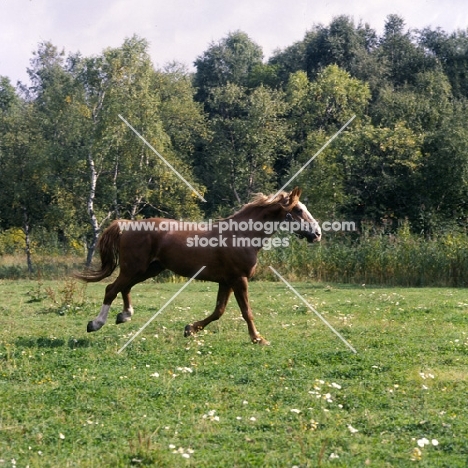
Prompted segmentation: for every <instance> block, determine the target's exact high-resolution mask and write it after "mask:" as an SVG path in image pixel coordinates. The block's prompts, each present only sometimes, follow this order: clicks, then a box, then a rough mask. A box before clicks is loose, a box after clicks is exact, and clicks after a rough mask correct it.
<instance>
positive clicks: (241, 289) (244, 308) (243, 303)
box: [232, 277, 270, 345]
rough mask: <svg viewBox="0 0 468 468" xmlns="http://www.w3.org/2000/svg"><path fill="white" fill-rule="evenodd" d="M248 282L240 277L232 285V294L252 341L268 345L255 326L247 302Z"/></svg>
mask: <svg viewBox="0 0 468 468" xmlns="http://www.w3.org/2000/svg"><path fill="white" fill-rule="evenodd" d="M248 284H249V283H248V281H247V278H246V277H242V278H239V279H238V280H236V282H235V283H233V285H232V289H233V290H234V295H235V296H236V300H237V303H238V304H239V308H240V310H241V312H242V317H244V320H245V321H246V322H247V327H248V329H249V335H250V339H251V340H252V343H258V344H261V345H269V344H270V343H269V342H268V341H267V340H265V338H263V336H262V335H260V333H258V331H257V329H256V328H255V324H254V321H253V315H252V309H251V308H250V304H249V296H248Z"/></svg>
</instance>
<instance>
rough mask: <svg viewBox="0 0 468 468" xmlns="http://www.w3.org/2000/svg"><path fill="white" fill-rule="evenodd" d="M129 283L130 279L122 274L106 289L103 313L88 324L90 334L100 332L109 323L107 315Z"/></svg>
mask: <svg viewBox="0 0 468 468" xmlns="http://www.w3.org/2000/svg"><path fill="white" fill-rule="evenodd" d="M129 282H130V281H129V279H128V278H127V277H125V276H123V275H122V273H121V274H120V275H119V276H118V277H117V279H116V280H115V281H114V282H113V283H111V284H109V285H108V286H107V287H106V293H105V295H104V301H103V304H102V307H101V311H100V312H99V315H98V316H97V317H96V318H95V319H94V320H91V321H90V322H88V328H87V330H88V332H94V331H98V330H99V329H100V328H102V327H103V326H104V324H105V323H106V321H107V315H108V314H109V310H110V307H111V304H112V301H113V300H114V299H115V298H116V297H117V294H118V293H119V292H121V291H123V290H124V289H125V288H128V284H129Z"/></svg>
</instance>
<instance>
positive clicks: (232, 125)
mask: <svg viewBox="0 0 468 468" xmlns="http://www.w3.org/2000/svg"><path fill="white" fill-rule="evenodd" d="M209 106H210V108H211V109H213V117H212V118H211V120H210V126H211V131H212V138H211V140H210V141H209V142H208V144H207V145H206V147H205V151H204V158H203V159H202V160H200V165H199V167H198V168H197V172H198V175H199V177H200V179H201V180H203V182H204V184H205V185H206V186H207V188H208V193H209V200H210V202H209V203H210V204H209V206H208V209H209V210H210V211H211V212H212V213H219V210H220V209H221V207H223V208H222V209H223V210H225V211H223V213H222V214H226V211H227V210H230V209H232V208H233V207H235V206H237V207H238V206H240V205H242V204H244V203H246V202H248V201H249V200H250V198H251V196H252V194H254V193H255V192H266V193H268V192H270V191H271V190H273V188H274V187H275V184H276V178H275V170H274V165H275V161H276V158H277V157H278V152H281V151H282V145H285V144H286V130H287V126H286V122H285V121H284V118H283V115H284V113H285V110H286V105H285V103H284V100H283V99H282V95H281V93H280V92H277V91H272V90H270V89H268V88H264V87H259V88H257V89H255V90H253V91H252V92H247V90H246V89H245V88H243V87H240V86H238V85H236V84H233V83H230V84H228V85H226V86H223V87H218V88H216V89H215V90H213V92H212V95H211V99H210V102H209Z"/></svg>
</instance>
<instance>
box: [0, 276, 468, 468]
mask: <svg viewBox="0 0 468 468" xmlns="http://www.w3.org/2000/svg"><path fill="white" fill-rule="evenodd" d="M181 285H182V283H178V284H177V283H176V284H170V283H155V282H147V283H144V284H142V285H138V286H136V287H135V288H134V291H133V300H134V307H135V316H134V319H133V321H132V322H129V323H126V324H123V325H119V326H116V325H114V318H115V314H116V313H117V312H118V311H120V308H121V302H120V301H119V300H116V301H115V303H114V306H113V309H112V313H111V317H110V319H111V320H110V322H108V324H107V325H106V326H105V327H104V328H103V329H102V330H100V331H99V332H97V333H94V334H86V331H85V330H86V324H87V322H88V320H90V319H92V318H94V317H95V316H96V314H97V313H98V311H99V307H100V304H101V301H102V297H103V293H104V287H105V285H104V284H94V285H88V286H87V287H86V289H84V288H83V286H82V285H80V284H78V283H75V282H73V281H70V280H68V281H66V280H64V281H44V282H37V281H25V280H21V281H6V280H4V281H1V282H0V288H1V291H2V296H3V297H2V302H1V303H0V310H1V316H2V318H3V324H2V327H1V331H0V339H1V344H0V366H1V367H0V398H1V402H2V403H1V413H0V467H3V466H5V467H26V466H29V467H31V468H32V467H40V468H43V467H80V468H81V467H84V468H86V467H107V466H108V467H129V466H141V467H146V466H155V467H184V466H196V467H229V468H232V467H241V468H244V467H294V466H296V467H318V466H323V467H325V466H327V467H328V466H330V467H364V466H375V467H406V466H421V467H447V468H448V467H450V468H454V467H466V466H468V405H467V400H468V398H467V397H468V382H467V376H468V295H467V292H466V290H463V289H445V288H444V289H442V288H441V289H402V288H398V289H397V288H393V289H385V288H373V287H370V286H365V287H363V286H360V287H357V286H356V287H351V286H339V285H326V284H306V283H295V284H294V285H295V287H296V288H297V290H298V291H299V292H300V293H301V294H303V295H304V297H305V298H306V299H307V300H308V301H309V302H310V303H311V304H312V305H313V306H315V307H316V308H317V310H318V311H319V312H321V313H322V314H323V316H324V317H325V318H326V319H327V320H328V321H329V322H330V323H331V324H332V325H333V326H334V327H335V328H336V329H337V330H338V331H339V332H340V333H341V334H342V335H343V336H344V337H345V338H346V339H347V340H348V341H349V342H350V343H351V344H352V345H353V346H354V347H355V348H356V349H357V351H358V353H357V354H353V353H352V352H350V350H349V349H348V348H346V346H345V345H344V344H343V343H342V342H341V341H340V340H339V339H338V338H337V337H336V336H335V335H334V334H333V333H331V331H330V330H329V329H328V328H326V327H325V325H324V324H323V323H322V322H321V321H320V320H319V319H318V318H317V317H316V316H315V315H314V314H313V313H312V312H311V311H310V310H308V309H307V308H306V307H305V306H304V305H303V304H302V303H301V302H300V301H299V300H298V298H297V297H295V296H294V295H293V294H292V293H290V292H289V291H288V290H287V288H286V286H285V285H284V284H282V283H269V282H252V283H251V301H252V306H253V309H254V315H255V318H256V324H257V328H258V329H259V331H260V332H261V333H262V334H263V335H264V336H265V337H266V338H267V339H269V340H270V341H271V345H270V346H265V347H261V346H257V345H253V344H250V342H249V339H248V334H247V330H246V326H245V323H244V322H243V320H242V319H241V317H240V312H239V311H238V309H237V305H236V304H235V301H234V300H233V299H231V302H230V304H229V307H228V309H227V311H226V313H225V315H224V316H223V318H222V319H221V320H220V321H219V322H217V323H213V324H212V325H211V326H210V327H209V328H208V329H207V330H205V331H204V332H202V333H201V334H200V335H198V336H196V337H191V338H184V337H183V328H184V326H185V325H186V324H187V323H190V322H192V321H193V320H194V319H200V318H202V317H203V316H205V315H206V314H208V313H209V312H211V310H212V309H213V307H214V302H215V297H216V285H214V284H210V283H200V282H194V283H192V284H191V285H190V286H189V287H188V288H187V289H186V290H185V291H184V292H183V293H182V294H181V295H180V296H178V297H177V298H176V300H175V301H174V302H173V303H172V304H171V305H170V306H169V307H168V308H167V309H166V310H165V311H164V312H163V313H162V314H161V315H159V316H158V317H157V318H156V319H155V320H154V322H152V323H151V324H150V325H149V326H148V327H147V328H146V329H145V330H144V332H143V333H142V334H141V335H140V336H138V338H137V339H135V340H134V341H133V342H132V343H131V344H130V345H129V346H128V347H127V348H126V349H125V350H124V351H123V352H122V353H121V354H117V351H118V350H119V349H120V348H121V347H122V346H123V345H124V344H125V343H126V342H127V341H128V340H129V339H130V337H131V336H132V334H134V333H136V331H138V329H139V328H140V327H141V326H143V325H144V324H145V323H146V322H147V320H149V319H150V318H151V317H152V316H153V315H154V314H155V313H156V312H157V311H158V310H159V308H160V307H161V306H162V305H163V304H164V303H165V302H166V301H167V300H168V299H169V298H170V297H171V296H172V295H173V294H174V293H175V292H176V291H177V290H178V289H179V288H180V287H181Z"/></svg>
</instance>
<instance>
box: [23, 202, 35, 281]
mask: <svg viewBox="0 0 468 468" xmlns="http://www.w3.org/2000/svg"><path fill="white" fill-rule="evenodd" d="M23 231H24V240H25V251H26V262H27V264H28V272H29V273H33V265H32V258H31V239H30V237H29V233H30V227H29V217H28V211H27V209H26V207H25V206H23Z"/></svg>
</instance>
